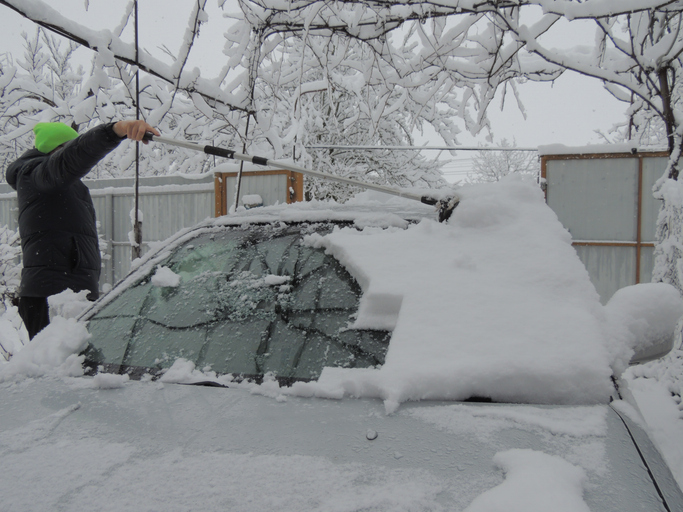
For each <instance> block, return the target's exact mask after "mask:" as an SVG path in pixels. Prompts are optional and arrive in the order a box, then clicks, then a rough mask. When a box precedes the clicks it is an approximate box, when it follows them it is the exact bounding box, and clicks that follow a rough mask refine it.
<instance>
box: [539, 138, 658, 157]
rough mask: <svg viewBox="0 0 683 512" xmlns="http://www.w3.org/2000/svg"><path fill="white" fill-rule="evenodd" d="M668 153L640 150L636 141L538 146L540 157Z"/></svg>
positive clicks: (649, 148) (650, 149)
mask: <svg viewBox="0 0 683 512" xmlns="http://www.w3.org/2000/svg"><path fill="white" fill-rule="evenodd" d="M662 151H668V150H667V149H666V148H664V147H661V148H660V147H644V148H639V147H638V143H637V142H635V141H631V142H625V143H622V144H592V145H587V146H565V145H564V144H545V145H542V146H538V154H539V155H540V156H551V155H552V156H554V155H594V154H613V153H634V154H635V153H657V152H662Z"/></svg>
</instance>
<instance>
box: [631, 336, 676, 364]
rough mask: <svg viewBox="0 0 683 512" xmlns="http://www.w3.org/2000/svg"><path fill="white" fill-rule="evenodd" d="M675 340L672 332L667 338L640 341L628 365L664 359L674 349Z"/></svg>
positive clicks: (659, 337) (658, 337) (660, 337)
mask: <svg viewBox="0 0 683 512" xmlns="http://www.w3.org/2000/svg"><path fill="white" fill-rule="evenodd" d="M675 339H676V333H675V332H674V331H672V332H671V333H670V334H669V335H668V336H667V335H665V336H657V337H654V338H653V339H647V340H642V342H641V343H640V344H639V347H638V348H637V349H636V351H635V353H634V354H633V357H631V360H630V361H629V364H630V365H634V364H643V363H647V362H648V361H654V360H655V359H659V358H661V357H664V356H665V355H667V354H668V353H669V352H671V350H672V349H673V348H674V340H675Z"/></svg>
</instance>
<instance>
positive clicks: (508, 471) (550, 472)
mask: <svg viewBox="0 0 683 512" xmlns="http://www.w3.org/2000/svg"><path fill="white" fill-rule="evenodd" d="M493 461H494V463H495V464H496V465H497V466H498V467H500V468H501V469H502V470H503V471H504V472H505V482H503V483H502V484H500V485H499V486H498V487H494V488H493V489H491V490H489V491H487V492H485V493H483V494H481V495H479V496H477V498H475V500H474V501H473V502H472V504H471V505H470V506H469V507H467V509H466V510H465V512H496V511H501V512H502V511H503V510H505V511H510V512H516V511H519V512H522V511H524V512H546V511H548V510H553V511H554V512H590V509H589V508H588V505H587V504H586V502H585V501H584V500H583V486H584V483H585V481H586V480H587V478H586V474H585V472H584V471H583V469H581V468H579V467H577V466H574V465H572V464H570V463H569V462H567V461H566V460H564V459H563V458H562V457H558V456H555V455H548V454H546V453H543V452H539V451H535V450H521V449H515V450H508V451H505V452H500V453H497V454H496V456H495V457H494V458H493Z"/></svg>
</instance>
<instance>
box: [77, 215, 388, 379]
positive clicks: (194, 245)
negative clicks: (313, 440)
mask: <svg viewBox="0 0 683 512" xmlns="http://www.w3.org/2000/svg"><path fill="white" fill-rule="evenodd" d="M330 229H331V226H329V225H324V226H321V225H318V226H315V227H314V228H312V227H311V226H307V227H302V226H286V227H273V226H260V227H250V228H248V229H242V228H223V229H221V230H219V231H213V232H205V233H203V234H201V235H200V236H198V237H197V238H195V239H193V240H192V241H190V242H188V243H186V244H184V245H183V246H181V247H179V248H178V249H176V250H175V251H174V252H173V254H172V255H171V256H170V257H169V258H168V259H167V260H166V261H164V262H162V263H161V264H160V266H164V267H168V268H170V269H171V270H172V271H173V272H174V273H175V274H177V275H178V276H180V284H179V285H178V286H175V287H168V286H157V285H155V284H153V280H152V275H153V274H154V272H152V273H150V275H148V276H147V277H145V278H144V279H143V280H141V281H140V282H138V283H137V284H136V285H135V286H132V287H130V288H129V289H127V290H126V291H125V292H123V293H121V294H120V295H119V296H118V297H116V299H114V300H113V301H111V302H110V303H108V304H107V305H106V306H104V307H103V308H102V309H101V310H100V311H99V312H97V313H96V314H95V315H94V316H93V317H92V318H91V319H90V320H89V323H88V330H89V331H90V333H91V334H92V339H91V344H90V346H89V347H88V349H87V351H86V356H87V361H88V363H89V364H90V365H91V366H92V367H93V368H94V367H97V366H99V365H104V366H105V368H106V369H107V370H108V371H128V372H130V373H132V374H134V375H141V374H142V373H147V372H149V373H158V372H159V371H160V370H162V369H163V368H168V367H170V366H171V365H172V364H173V362H174V361H175V360H176V359H177V358H181V357H182V358H185V359H188V360H191V361H193V362H194V363H195V364H196V366H197V368H200V369H202V368H207V367H210V368H211V370H213V371H215V372H217V373H219V374H227V373H230V374H234V375H236V376H237V375H241V376H247V377H255V378H259V377H261V376H263V375H264V374H265V373H268V372H272V373H273V374H274V375H275V376H277V377H278V378H279V379H281V380H310V379H316V378H317V377H318V376H319V375H320V372H321V371H322V369H323V367H325V366H336V367H348V368H359V367H360V368H366V367H371V366H376V365H381V364H383V363H384V356H385V354H386V350H387V346H388V340H389V333H387V332H386V331H368V330H354V329H348V326H349V324H350V323H351V322H352V316H353V315H354V314H355V313H356V311H357V309H358V301H359V297H360V293H361V291H360V288H359V287H358V285H357V283H356V282H355V280H354V279H353V278H352V277H351V276H350V275H349V273H348V272H347V271H346V270H345V269H344V268H343V267H342V266H341V265H340V264H339V263H338V262H337V261H336V260H335V259H334V258H332V257H331V256H329V255H326V254H325V253H324V252H323V251H322V250H321V249H315V248H312V247H308V246H305V245H301V240H302V237H303V234H304V233H305V232H311V231H316V232H321V231H323V232H325V231H329V230H330Z"/></svg>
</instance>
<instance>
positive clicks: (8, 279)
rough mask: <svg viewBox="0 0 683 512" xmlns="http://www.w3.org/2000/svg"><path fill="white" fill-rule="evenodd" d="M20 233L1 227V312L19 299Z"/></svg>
mask: <svg viewBox="0 0 683 512" xmlns="http://www.w3.org/2000/svg"><path fill="white" fill-rule="evenodd" d="M20 257H21V245H20V240H19V231H18V230H13V229H10V228H9V227H8V226H0V312H2V311H4V309H5V307H6V306H5V305H6V304H7V303H9V302H11V301H13V300H14V299H15V298H16V297H17V293H16V291H17V288H18V287H19V282H20V279H21V261H20V259H21V258H20Z"/></svg>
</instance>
